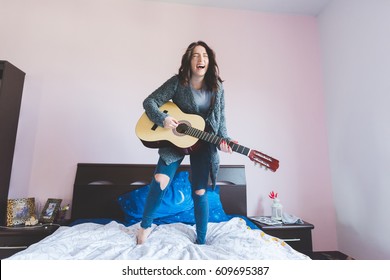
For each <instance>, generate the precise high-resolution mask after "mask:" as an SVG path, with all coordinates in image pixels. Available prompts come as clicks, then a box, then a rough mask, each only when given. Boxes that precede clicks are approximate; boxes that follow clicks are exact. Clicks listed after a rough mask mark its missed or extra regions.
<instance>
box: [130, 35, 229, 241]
mask: <svg viewBox="0 0 390 280" xmlns="http://www.w3.org/2000/svg"><path fill="white" fill-rule="evenodd" d="M169 100H172V101H173V102H174V103H175V104H176V105H177V106H178V107H179V108H180V109H181V110H182V111H183V112H184V113H187V114H197V115H200V116H202V117H203V118H204V119H205V121H206V127H207V130H208V131H209V132H211V133H213V134H216V135H218V136H220V137H222V138H223V139H228V135H227V130H226V123H225V112H224V109H225V101H224V89H223V86H222V79H221V78H220V77H219V69H218V65H217V62H216V60H215V53H214V51H213V50H212V49H211V48H210V47H209V46H208V45H207V44H206V43H205V42H202V41H198V42H194V43H191V44H190V45H189V46H188V48H187V50H186V52H185V53H184V55H183V57H182V60H181V66H180V68H179V73H178V75H175V76H173V77H172V78H170V79H169V80H168V81H166V82H165V83H164V84H163V85H162V86H161V87H159V88H158V89H157V90H155V91H154V92H153V93H152V94H151V95H149V96H148V97H147V98H146V99H145V101H144V103H143V106H144V109H145V112H146V114H147V116H148V117H149V118H150V120H152V121H153V122H154V123H155V124H157V125H159V126H162V127H164V128H166V129H175V128H176V127H177V126H178V124H179V123H178V121H177V120H176V119H175V118H174V117H172V116H169V115H167V114H166V113H164V112H161V111H160V110H159V107H160V106H162V105H163V104H164V103H166V102H167V101H169ZM218 148H219V149H220V150H221V151H223V152H229V153H231V152H232V149H231V148H230V147H229V146H228V144H227V142H226V141H222V142H221V143H220V145H219V147H218ZM159 155H160V158H159V161H158V163H157V167H156V171H155V174H154V177H153V179H152V182H151V184H150V191H149V194H148V197H147V199H146V204H145V210H144V214H143V218H142V221H141V228H140V229H139V231H138V234H137V243H138V244H142V243H144V242H145V241H146V239H147V237H148V236H149V234H150V232H151V225H152V222H153V214H154V212H155V211H156V210H157V208H158V207H159V205H160V203H161V200H162V198H163V196H164V193H165V190H166V189H167V187H168V186H169V184H170V182H171V181H172V179H173V177H174V175H175V173H176V171H177V169H178V167H179V166H180V164H181V162H182V160H183V158H184V155H183V154H182V153H180V151H178V150H177V149H175V148H174V147H164V148H160V149H159ZM190 164H191V186H192V198H193V200H194V211H195V221H196V233H197V240H196V243H197V244H205V243H206V232H207V222H208V214H209V209H208V201H207V195H206V188H207V185H208V181H209V177H211V181H212V183H213V186H215V180H216V176H217V172H218V167H219V156H218V152H217V147H216V145H214V144H209V143H204V145H201V147H200V148H199V149H197V150H196V152H194V153H192V154H191V155H190Z"/></svg>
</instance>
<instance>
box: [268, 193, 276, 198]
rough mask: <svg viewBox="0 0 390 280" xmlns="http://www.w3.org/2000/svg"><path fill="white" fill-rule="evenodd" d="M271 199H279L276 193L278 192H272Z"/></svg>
mask: <svg viewBox="0 0 390 280" xmlns="http://www.w3.org/2000/svg"><path fill="white" fill-rule="evenodd" d="M268 196H269V198H271V199H275V198H277V197H278V193H276V192H274V191H272V192H270V193H269V195H268Z"/></svg>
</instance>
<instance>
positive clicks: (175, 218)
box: [118, 171, 230, 225]
mask: <svg viewBox="0 0 390 280" xmlns="http://www.w3.org/2000/svg"><path fill="white" fill-rule="evenodd" d="M188 177H189V173H188V172H187V171H182V172H178V173H176V175H175V177H174V178H173V180H172V183H171V184H170V185H169V186H168V189H167V191H166V193H165V195H164V197H163V200H162V203H161V206H160V207H159V208H158V209H157V211H156V213H155V220H154V221H153V222H154V223H155V224H157V225H158V224H168V223H175V222H178V223H179V222H180V223H186V224H195V216H194V202H193V200H192V196H191V183H190V181H189V178H188ZM149 189H150V186H149V185H147V186H145V187H142V188H139V189H137V190H133V191H131V192H128V193H125V194H123V195H121V196H119V197H118V203H119V205H120V207H121V209H122V211H123V212H124V214H125V221H126V223H127V225H131V224H135V223H137V222H139V221H140V220H141V218H142V215H143V212H144V206H145V201H146V197H147V195H148V193H149ZM207 196H208V201H209V222H214V223H217V222H222V221H228V220H229V219H230V218H229V216H228V215H226V213H225V211H224V210H223V207H222V203H221V200H220V196H219V186H217V187H216V188H215V190H212V189H211V188H208V189H207Z"/></svg>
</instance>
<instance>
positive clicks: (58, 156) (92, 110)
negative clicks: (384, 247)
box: [0, 0, 337, 250]
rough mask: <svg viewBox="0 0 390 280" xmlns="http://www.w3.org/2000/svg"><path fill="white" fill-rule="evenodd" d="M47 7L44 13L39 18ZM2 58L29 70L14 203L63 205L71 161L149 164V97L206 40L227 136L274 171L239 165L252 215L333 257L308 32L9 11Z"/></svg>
mask: <svg viewBox="0 0 390 280" xmlns="http://www.w3.org/2000/svg"><path fill="white" fill-rule="evenodd" d="M43 7H44V8H43ZM5 25H7V26H13V28H12V30H11V29H0V36H1V38H2V41H3V42H6V44H1V46H0V48H1V49H0V54H1V56H2V57H1V58H2V59H6V60H9V61H11V62H12V63H14V64H15V65H17V66H18V67H20V68H21V69H23V70H24V71H26V73H27V79H26V84H25V91H24V99H23V104H22V113H21V119H20V127H19V132H18V140H17V148H16V154H15V161H14V170H13V178H12V185H11V190H10V196H11V197H23V196H27V195H28V196H35V197H36V198H37V199H38V200H40V201H41V203H44V202H45V201H46V199H47V198H48V197H59V198H63V199H64V201H65V202H70V199H71V197H72V187H73V186H72V184H73V180H74V175H75V169H76V164H77V163H78V162H115V163H121V162H123V163H155V162H156V160H157V154H156V151H154V150H148V149H146V148H144V147H143V146H142V145H141V143H140V142H139V140H138V139H137V138H136V136H135V135H134V132H133V131H134V125H135V122H136V121H137V119H138V117H139V115H140V114H141V113H142V107H141V102H142V100H143V99H144V98H145V96H146V95H147V94H149V93H150V92H151V91H152V90H154V89H155V88H156V87H157V86H159V85H160V84H161V83H162V82H163V81H165V80H166V79H167V78H168V77H170V76H171V75H172V74H174V73H176V71H177V69H178V66H179V63H180V57H181V55H182V53H183V51H184V50H185V48H186V47H187V45H188V44H189V43H190V42H192V41H195V40H199V39H201V40H205V41H206V42H208V43H209V44H210V45H211V47H213V48H214V49H215V51H216V53H217V59H218V62H219V66H220V69H221V75H222V77H223V79H224V80H225V93H226V102H227V108H226V110H227V118H228V126H229V132H230V135H231V136H232V137H233V138H235V139H237V140H239V142H240V143H242V144H243V145H245V146H248V147H252V148H255V149H259V150H261V151H263V152H265V153H268V154H269V155H271V156H274V157H276V158H278V159H279V160H280V162H281V167H280V170H279V171H278V172H277V173H271V172H264V171H263V170H259V169H257V168H255V167H253V166H252V164H251V162H250V161H249V160H248V159H246V158H245V157H242V156H240V155H237V154H235V155H222V157H221V159H222V163H223V164H245V165H246V170H247V182H248V212H249V215H260V214H270V205H271V201H270V200H269V199H268V197H267V194H268V193H269V192H270V191H271V190H274V191H277V192H279V196H280V199H281V202H282V203H283V205H284V209H285V211H286V212H289V213H292V214H295V215H298V216H300V217H302V218H303V219H305V220H307V221H309V222H311V223H313V224H314V225H315V230H314V231H313V236H314V237H313V238H314V249H315V250H335V249H337V242H336V230H335V217H334V216H335V213H334V207H333V201H332V193H331V182H330V172H329V160H328V151H327V135H326V129H325V116H324V97H323V84H322V73H321V71H320V69H321V65H320V54H319V40H318V30H317V22H316V19H315V18H313V17H306V16H286V15H277V14H263V13H256V12H250V11H235V10H229V9H216V8H203V7H194V6H187V5H177V4H161V3H155V2H149V1H125V0H122V1H115V3H110V4H108V3H107V4H106V2H105V1H93V0H89V1H83V2H82V3H80V2H79V1H66V2H58V3H53V1H48V0H40V1H38V3H37V2H36V1H35V3H24V4H23V5H19V4H18V2H17V1H15V2H7V3H6V4H5V7H4V8H3V7H2V10H1V11H0V26H5Z"/></svg>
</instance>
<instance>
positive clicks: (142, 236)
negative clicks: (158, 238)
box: [137, 227, 152, 245]
mask: <svg viewBox="0 0 390 280" xmlns="http://www.w3.org/2000/svg"><path fill="white" fill-rule="evenodd" d="M151 232H152V227H148V228H142V227H140V228H139V229H138V232H137V244H138V245H141V244H144V243H145V241H146V239H147V238H148V236H149V234H150V233H151Z"/></svg>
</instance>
